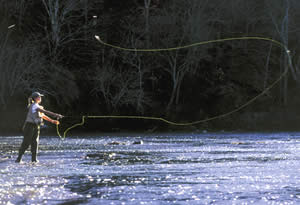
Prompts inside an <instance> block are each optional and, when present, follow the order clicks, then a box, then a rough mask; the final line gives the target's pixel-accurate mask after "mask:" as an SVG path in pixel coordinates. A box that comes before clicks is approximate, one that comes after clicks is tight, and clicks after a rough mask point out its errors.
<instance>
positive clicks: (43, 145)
mask: <svg viewBox="0 0 300 205" xmlns="http://www.w3.org/2000/svg"><path fill="white" fill-rule="evenodd" d="M299 139H300V135H298V134H297V133H292V134H288V133H280V134H224V133H223V134H216V133H214V134H209V133H208V134H199V135H196V134H195V135H161V136H155V135H145V136H137V135H132V136H130V135H126V136H99V137H72V138H68V139H66V140H65V141H60V140H59V139H58V138H56V137H42V138H41V141H40V155H39V160H40V162H39V163H38V164H31V163H29V160H30V154H29V152H27V154H26V155H25V157H24V163H23V164H15V163H14V159H15V158H16V155H17V150H18V147H19V145H20V143H21V141H22V138H21V137H0V154H1V158H0V174H1V175H0V204H59V203H64V202H69V203H77V204H100V203H101V204H251V203H254V204H257V203H259V204H299V203H300V187H299V185H300V174H299V173H300V163H299V159H300V155H299V154H300V140H299Z"/></svg>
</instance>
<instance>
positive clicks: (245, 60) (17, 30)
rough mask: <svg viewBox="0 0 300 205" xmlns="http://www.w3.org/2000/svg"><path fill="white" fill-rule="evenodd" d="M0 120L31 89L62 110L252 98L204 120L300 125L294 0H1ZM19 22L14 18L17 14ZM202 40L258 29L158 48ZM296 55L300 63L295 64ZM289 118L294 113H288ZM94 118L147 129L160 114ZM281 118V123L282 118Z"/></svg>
mask: <svg viewBox="0 0 300 205" xmlns="http://www.w3.org/2000/svg"><path fill="white" fill-rule="evenodd" d="M0 5H1V6H0V30H1V32H0V48H1V50H0V113H1V115H0V118H1V123H0V131H3V132H4V131H7V130H8V131H14V130H18V129H20V127H21V126H22V123H23V120H24V118H25V113H26V103H27V97H28V96H29V95H30V94H31V92H32V91H40V92H42V93H43V94H45V97H44V98H43V105H44V106H45V107H47V108H48V109H50V110H56V111H57V112H60V113H63V114H64V115H66V116H73V117H72V118H69V119H68V118H65V119H64V120H63V123H62V124H63V126H68V125H70V124H72V123H74V122H76V120H77V121H78V120H79V118H77V119H76V116H81V115H88V114H91V115H145V116H155V117H165V118H167V119H169V120H173V121H177V122H190V121H194V120H200V119H206V118H210V117H212V116H216V115H220V114H223V113H226V112H229V111H231V110H234V109H236V108H238V107H239V106H241V105H243V104H244V103H246V102H247V101H249V100H250V99H252V98H253V97H255V96H256V95H258V94H259V93H261V92H263V91H264V90H265V89H266V88H268V86H269V85H270V84H271V83H273V82H274V81H275V80H276V79H278V78H279V76H280V75H281V74H282V73H283V72H284V70H285V69H289V73H288V75H286V76H285V77H284V79H283V80H281V81H280V83H278V84H277V85H276V86H275V87H274V88H272V89H271V90H268V92H267V93H266V94H265V95H263V96H262V97H260V98H259V99H258V100H257V101H255V103H252V104H251V105H249V106H247V107H246V108H244V109H243V110H241V111H239V112H238V113H235V114H233V115H231V116H230V117H226V118H223V119H221V120H215V121H211V122H209V123H204V124H199V125H198V126H196V127H195V128H198V129H237V128H241V129H248V128H251V129H256V128H257V129H258V128H262V127H263V126H265V127H266V128H268V129H272V128H274V129H277V128H283V129H285V128H290V127H284V126H283V124H284V123H283V122H282V120H285V122H286V123H288V124H289V125H291V126H292V123H290V121H291V122H293V123H294V124H293V126H292V127H293V128H295V123H297V122H296V119H297V116H298V114H299V113H298V109H297V107H298V105H297V103H298V102H299V101H300V98H299V99H298V97H297V94H298V93H297V89H298V85H297V83H298V81H299V73H298V69H297V68H298V64H299V63H300V58H299V48H298V41H299V37H300V30H299V28H300V25H299V24H300V21H299V19H300V16H299V12H298V11H299V9H300V2H299V1H298V0H272V1H269V0H251V1H248V0H243V1H237V0H226V1H222V0H201V1H199V0H189V1H187V0H130V1H119V0H34V1H31V0H0ZM11 25H14V26H11ZM95 35H99V36H100V37H101V40H103V41H104V42H107V43H109V44H113V45H117V46H121V47H125V48H135V49H139V48H143V49H145V48H170V47H178V46H185V45H189V44H193V43H197V42H203V41H209V40H215V39H223V38H232V37H246V36H257V37H266V38H272V39H274V40H277V41H280V42H282V43H283V44H284V45H285V46H286V47H287V48H288V49H289V50H290V55H291V57H292V62H289V59H288V57H287V55H286V51H285V50H284V49H282V48H280V47H278V46H277V45H275V44H274V43H271V42H270V41H262V40H235V41H226V42H218V43H211V44H206V45H201V46H195V47H191V48H187V49H179V50H173V51H161V52H138V51H136V52H129V51H122V50H118V49H115V48H111V47H108V46H104V45H102V44H101V43H99V42H98V41H97V40H96V39H95V38H94V36H95ZM291 63H292V64H293V66H290V65H291ZM289 120H290V121H289ZM88 124H89V125H87V126H89V128H93V129H95V128H98V127H99V128H100V129H101V130H111V129H112V128H118V129H119V128H121V129H125V128H126V129H129V130H137V129H141V130H145V129H152V128H156V127H164V126H166V125H163V123H160V122H153V121H152V122H151V121H134V123H133V121H132V120H108V119H106V120H95V121H93V122H91V121H90V122H89V123H88ZM280 125H282V127H280Z"/></svg>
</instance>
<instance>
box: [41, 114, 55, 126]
mask: <svg viewBox="0 0 300 205" xmlns="http://www.w3.org/2000/svg"><path fill="white" fill-rule="evenodd" d="M42 118H43V119H44V120H47V121H48V122H51V123H53V124H56V125H59V121H58V120H52V119H51V118H50V117H48V116H47V115H43V116H42Z"/></svg>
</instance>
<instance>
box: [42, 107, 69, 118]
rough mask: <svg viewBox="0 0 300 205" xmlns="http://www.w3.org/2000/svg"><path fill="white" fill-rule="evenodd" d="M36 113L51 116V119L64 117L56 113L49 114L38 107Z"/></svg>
mask: <svg viewBox="0 0 300 205" xmlns="http://www.w3.org/2000/svg"><path fill="white" fill-rule="evenodd" d="M37 111H38V112H41V113H45V114H47V115H51V116H53V117H55V118H59V119H60V118H63V117H64V116H62V115H60V114H57V113H54V112H50V111H48V110H45V109H44V108H41V107H39V108H37ZM45 120H46V119H45Z"/></svg>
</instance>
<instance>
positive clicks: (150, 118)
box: [56, 36, 291, 139]
mask: <svg viewBox="0 0 300 205" xmlns="http://www.w3.org/2000/svg"><path fill="white" fill-rule="evenodd" d="M95 38H96V39H97V40H98V41H99V42H100V43H101V44H103V45H105V46H109V47H112V48H115V49H119V50H123V51H131V52H132V51H134V52H161V51H173V50H179V49H186V48H190V47H195V46H200V45H205V44H210V43H218V42H225V41H234V40H262V41H269V42H271V43H273V44H276V45H277V46H279V47H281V48H283V49H284V50H285V52H286V54H287V56H288V57H289V64H290V66H291V57H290V54H289V53H290V51H289V50H288V49H287V47H286V46H285V45H284V44H283V43H281V42H279V41H276V40H274V39H271V38H265V37H255V36H253V37H251V36H250V37H235V38H224V39H217V40H210V41H203V42H198V43H193V44H189V45H184V46H178V47H172V48H156V49H136V48H124V47H120V46H116V45H112V44H108V43H105V42H103V41H102V40H101V39H100V37H99V36H95ZM287 73H288V67H287V68H286V69H285V70H284V72H283V73H281V75H280V76H279V77H278V78H277V79H276V80H275V81H274V82H273V83H272V84H270V85H269V86H268V87H267V88H266V89H265V90H263V91H262V92H261V93H259V94H258V95H256V96H255V97H253V98H252V99H250V100H249V101H247V102H246V103H244V104H242V105H241V106H239V107H238V108H236V109H233V110H231V111H229V112H227V113H224V114H220V115H216V116H213V117H210V118H206V119H202V120H198V121H193V122H173V121H169V120H167V119H165V118H162V117H149V116H126V115H124V116H122V115H96V116H91V115H85V116H82V117H81V122H79V123H76V124H74V125H72V126H71V127H69V128H67V129H66V130H65V131H64V133H63V135H61V133H60V131H59V125H56V131H57V135H58V136H59V137H60V138H61V139H65V138H66V135H67V133H68V132H69V131H70V130H72V129H74V128H76V127H78V126H83V125H84V124H85V120H86V119H107V118H109V119H140V120H156V121H161V122H164V123H167V124H170V125H174V126H191V125H196V124H200V123H204V122H208V121H212V120H216V119H221V118H225V117H227V116H229V115H231V114H233V113H236V112H238V111H240V110H241V109H243V108H245V107H246V106H248V105H250V104H251V103H253V102H254V101H255V100H257V99H258V98H259V97H261V96H263V95H264V94H266V93H267V92H268V91H269V90H270V89H271V88H273V87H274V86H275V85H276V84H277V83H278V82H279V81H281V80H282V79H283V77H284V76H285V75H286V74H287Z"/></svg>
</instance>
